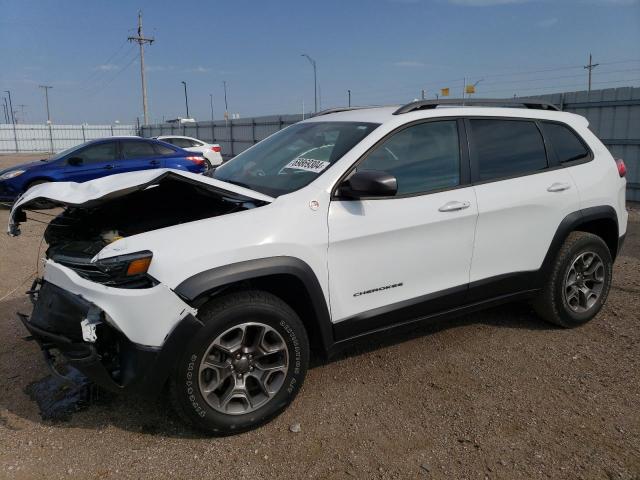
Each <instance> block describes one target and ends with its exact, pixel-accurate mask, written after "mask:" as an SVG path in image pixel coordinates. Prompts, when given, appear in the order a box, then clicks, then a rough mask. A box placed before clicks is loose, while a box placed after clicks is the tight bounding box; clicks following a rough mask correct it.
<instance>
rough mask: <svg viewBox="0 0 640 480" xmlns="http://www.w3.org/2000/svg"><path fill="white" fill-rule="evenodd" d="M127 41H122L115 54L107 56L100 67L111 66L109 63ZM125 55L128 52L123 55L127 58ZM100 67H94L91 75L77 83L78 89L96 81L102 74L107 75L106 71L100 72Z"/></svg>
mask: <svg viewBox="0 0 640 480" xmlns="http://www.w3.org/2000/svg"><path fill="white" fill-rule="evenodd" d="M127 41H128V40H124V41H123V42H122V43H121V44H120V46H119V47H118V48H117V50H116V51H115V52H113V53H112V54H111V55H109V57H108V58H107V59H106V60H105V61H104V62H102V63H101V64H100V65H110V64H111V63H110V62H111V61H112V60H113V59H114V58H115V57H116V55H118V53H120V52H121V51H122V49H123V47H124V46H125V45H127ZM127 54H128V52H126V53H125V56H128V55H127ZM100 65H98V66H97V67H95V68H94V70H93V71H92V72H91V73H90V74H89V75H88V76H87V77H86V78H85V79H84V80H82V81H81V82H80V83H79V85H80V87H81V88H82V87H83V86H84V85H86V84H88V83H89V82H91V81H93V80H96V79H97V78H98V77H99V76H100V75H101V74H104V73H107V72H108V70H101V69H100V68H99V67H100Z"/></svg>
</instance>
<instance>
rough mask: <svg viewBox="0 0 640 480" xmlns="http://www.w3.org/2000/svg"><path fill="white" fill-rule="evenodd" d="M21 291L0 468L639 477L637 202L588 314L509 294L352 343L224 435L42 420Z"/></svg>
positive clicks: (10, 319) (37, 234)
mask: <svg viewBox="0 0 640 480" xmlns="http://www.w3.org/2000/svg"><path fill="white" fill-rule="evenodd" d="M9 162H15V159H7V158H3V157H0V168H1V165H2V164H4V165H7V164H8V163H9ZM7 216H8V211H7V210H6V209H0V224H1V225H3V227H2V228H5V227H4V225H6V221H7ZM36 216H37V215H35V214H34V218H35V217H36ZM38 218H39V217H38ZM44 219H46V217H44ZM43 228H44V225H42V224H39V223H34V222H29V223H27V224H26V225H25V226H24V229H23V235H22V236H21V237H19V238H9V237H8V236H6V235H0V298H1V297H2V296H4V295H6V294H7V293H8V292H9V291H10V290H11V289H13V288H14V287H15V286H16V285H18V284H19V283H20V282H21V281H23V280H24V279H25V278H26V277H28V276H29V275H30V274H32V273H33V272H34V271H35V268H36V263H37V261H36V259H37V252H38V247H39V245H40V239H41V233H42V231H43ZM28 286H29V283H28V282H26V281H25V283H24V285H23V286H22V287H20V288H19V289H18V291H16V292H15V293H13V294H11V295H10V296H9V297H8V298H6V299H4V300H2V301H0V327H1V328H0V381H1V382H2V383H1V386H2V388H1V389H0V445H1V446H2V447H1V448H0V477H2V478H48V479H49V478H124V477H131V478H141V477H154V478H167V477H177V478H187V477H189V478H447V479H451V478H481V479H482V478H492V479H493V478H504V479H514V478H563V479H564V478H585V479H600V478H602V479H640V407H639V405H640V329H639V328H638V327H639V320H638V312H639V311H640V210H638V209H637V207H635V208H633V207H632V208H631V223H630V224H629V232H628V235H627V241H626V244H625V247H624V250H623V252H622V254H621V256H620V257H619V258H618V260H617V262H616V265H615V272H614V281H613V288H612V290H611V293H610V296H609V300H608V302H607V304H606V305H605V307H604V309H603V311H602V312H601V313H600V314H599V315H598V316H597V318H596V319H595V320H593V321H592V322H591V323H589V324H588V325H586V326H584V327H582V328H577V329H574V330H562V329H558V328H555V327H552V326H549V325H546V324H544V323H542V322H541V321H540V320H538V318H536V316H535V315H534V314H533V312H532V311H531V309H530V308H529V307H528V306H527V305H523V304H517V305H509V306H503V307H500V308H496V309H493V310H490V311H486V312H482V313H477V314H473V315H469V316H466V317H463V318H460V319H458V320H454V321H450V322H447V323H441V324H438V325H435V326H431V327H428V328H423V329H421V330H419V331H416V332H415V333H413V334H410V335H404V336H401V337H395V338H392V339H386V340H385V341H379V342H378V343H371V342H369V343H366V344H362V345H359V346H357V347H355V348H353V349H352V350H350V351H349V352H347V353H346V354H345V355H343V356H341V357H340V358H339V359H337V360H335V361H332V362H331V363H328V364H320V365H319V366H317V367H315V368H313V369H312V370H310V371H309V374H308V376H307V380H306V383H305V385H304V388H303V389H302V392H301V394H300V395H299V396H298V398H297V399H296V400H295V402H294V403H293V405H292V406H291V407H290V408H289V409H288V410H287V411H286V412H285V413H284V414H283V415H281V416H280V417H279V418H277V419H276V420H274V421H273V422H271V423H270V424H268V425H267V426H265V427H263V428H261V429H259V430H257V431H253V432H249V433H246V434H242V435H239V436H235V437H229V438H222V439H216V438H207V437H204V436H202V435H200V434H198V433H195V432H193V431H191V430H189V429H187V428H185V427H184V426H183V425H182V424H181V423H180V422H179V421H178V420H177V418H176V417H175V415H174V414H173V412H172V411H171V409H170V407H169V405H168V402H167V401H166V400H165V399H159V400H157V401H147V400H142V399H139V398H131V397H130V398H125V397H115V398H111V399H107V400H106V401H102V402H99V403H97V404H93V405H91V406H90V407H89V408H87V409H85V410H83V411H81V412H78V413H75V414H74V415H73V416H72V417H71V419H70V420H69V421H59V422H52V421H44V420H42V418H41V416H40V414H39V410H38V407H37V405H36V404H35V403H34V402H33V401H32V400H30V398H29V396H28V395H27V394H26V393H25V387H27V385H29V384H30V383H31V382H34V381H36V380H39V379H42V378H43V377H45V376H47V374H48V371H47V369H46V367H45V364H44V361H43V360H42V358H41V357H40V354H39V351H38V348H37V346H36V345H35V344H34V343H32V342H26V341H24V340H23V337H24V336H25V331H24V330H23V327H22V326H21V325H19V324H18V322H17V321H16V317H15V312H16V311H23V312H29V310H30V304H29V302H28V301H27V299H26V298H25V296H24V294H23V292H24V291H25V290H26V289H27V287H28ZM296 423H299V424H300V425H301V431H300V432H298V433H293V432H291V431H290V426H291V425H293V424H296Z"/></svg>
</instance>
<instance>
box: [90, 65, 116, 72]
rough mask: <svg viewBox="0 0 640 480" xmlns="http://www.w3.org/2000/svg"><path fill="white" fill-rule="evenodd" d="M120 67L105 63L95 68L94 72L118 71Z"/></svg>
mask: <svg viewBox="0 0 640 480" xmlns="http://www.w3.org/2000/svg"><path fill="white" fill-rule="evenodd" d="M118 68H120V67H118V65H114V64H113V63H105V64H102V65H98V66H96V67H93V69H94V70H99V71H101V72H111V71H113V70H118Z"/></svg>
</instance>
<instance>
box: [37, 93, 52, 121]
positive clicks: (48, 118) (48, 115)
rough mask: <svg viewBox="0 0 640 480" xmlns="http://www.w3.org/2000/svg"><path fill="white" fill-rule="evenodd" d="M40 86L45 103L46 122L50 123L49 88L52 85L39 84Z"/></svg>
mask: <svg viewBox="0 0 640 480" xmlns="http://www.w3.org/2000/svg"><path fill="white" fill-rule="evenodd" d="M40 88H42V89H44V99H45V102H46V104H47V123H51V114H50V113H49V89H50V88H53V87H50V86H48V85H40Z"/></svg>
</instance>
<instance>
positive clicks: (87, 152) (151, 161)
mask: <svg viewBox="0 0 640 480" xmlns="http://www.w3.org/2000/svg"><path fill="white" fill-rule="evenodd" d="M151 168H176V169H179V170H187V171H189V172H194V173H203V172H204V171H205V170H207V161H206V160H205V159H204V158H203V157H202V156H200V155H198V154H195V153H193V152H188V151H186V150H183V149H181V148H179V147H176V146H174V145H171V144H169V143H166V142H162V141H159V140H153V139H147V138H137V137H111V138H105V139H101V140H93V141H90V142H87V143H83V144H82V145H78V146H75V147H73V148H70V149H68V150H65V151H63V152H60V153H58V154H57V155H55V156H53V157H51V158H49V159H48V160H40V161H37V162H31V163H25V164H22V165H16V166H14V167H10V168H7V169H5V170H0V202H13V201H14V200H15V199H16V198H17V197H18V196H19V195H21V194H22V193H24V192H26V191H27V190H28V189H29V188H30V187H32V186H34V185H38V184H40V183H45V182H86V181H87V180H93V179H94V178H99V177H104V176H107V175H113V174H115V173H124V172H135V171H138V170H148V169H151Z"/></svg>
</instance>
